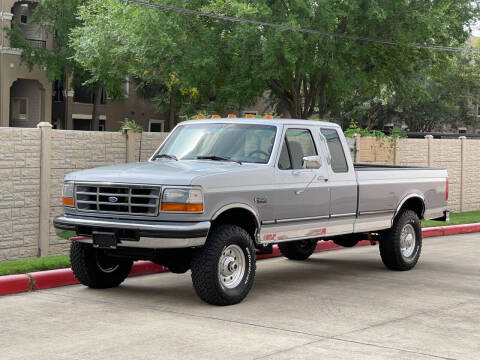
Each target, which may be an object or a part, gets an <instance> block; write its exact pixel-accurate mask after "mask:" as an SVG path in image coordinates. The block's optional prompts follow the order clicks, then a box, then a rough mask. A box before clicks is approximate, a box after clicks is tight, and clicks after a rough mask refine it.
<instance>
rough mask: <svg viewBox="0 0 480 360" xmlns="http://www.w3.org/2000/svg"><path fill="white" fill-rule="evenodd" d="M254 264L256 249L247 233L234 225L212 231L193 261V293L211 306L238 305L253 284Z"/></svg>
mask: <svg viewBox="0 0 480 360" xmlns="http://www.w3.org/2000/svg"><path fill="white" fill-rule="evenodd" d="M255 261H256V259H255V246H254V244H253V240H252V239H251V237H250V235H249V234H248V232H246V231H245V230H244V229H242V228H241V227H239V226H235V225H220V226H218V227H216V228H214V229H213V231H212V232H211V234H210V235H209V236H208V239H207V242H206V244H205V246H203V248H201V249H199V250H198V251H197V252H196V253H195V254H194V255H193V258H192V282H193V287H194V289H195V292H196V293H197V295H198V296H199V297H200V298H201V299H202V300H203V301H205V302H206V303H208V304H211V305H219V306H225V305H233V304H238V303H239V302H241V301H242V300H243V299H244V298H245V297H246V296H247V294H248V293H249V291H250V289H251V287H252V285H253V280H254V278H255V266H256V265H255Z"/></svg>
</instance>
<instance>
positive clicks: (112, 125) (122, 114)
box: [0, 0, 170, 131]
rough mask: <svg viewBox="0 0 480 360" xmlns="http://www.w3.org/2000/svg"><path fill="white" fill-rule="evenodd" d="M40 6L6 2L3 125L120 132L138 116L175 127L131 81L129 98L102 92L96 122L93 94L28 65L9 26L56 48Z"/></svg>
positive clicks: (2, 17)
mask: <svg viewBox="0 0 480 360" xmlns="http://www.w3.org/2000/svg"><path fill="white" fill-rule="evenodd" d="M36 6H37V1H18V0H0V127H36V125H37V124H38V123H39V122H41V121H48V122H51V123H52V124H53V126H54V127H55V128H58V129H74V130H106V131H116V130H118V129H119V128H120V127H121V124H122V122H123V121H124V120H135V121H136V122H137V123H138V124H139V125H141V126H142V127H143V129H144V130H145V131H168V130H170V129H168V121H167V120H166V119H168V117H167V116H168V115H167V114H164V113H159V112H157V111H155V106H154V104H153V103H152V102H150V101H148V100H146V99H144V98H143V97H141V96H140V95H138V94H137V92H136V89H135V86H131V84H129V82H128V81H126V83H125V85H124V91H125V100H123V101H110V100H109V99H108V97H107V98H105V96H102V101H101V104H100V106H99V118H98V121H97V122H93V121H92V110H93V97H92V95H91V94H90V93H89V92H88V91H87V90H86V89H85V88H83V87H77V88H73V86H72V85H71V84H70V83H67V84H65V85H64V87H59V86H58V84H52V83H51V82H49V81H48V79H47V76H46V74H45V69H44V68H42V67H39V66H35V67H33V68H32V69H29V68H28V67H27V66H26V65H25V64H22V62H21V54H22V52H21V50H20V49H15V48H12V47H11V46H10V41H9V39H8V34H7V31H6V30H5V29H9V28H12V26H13V24H17V25H18V26H19V27H20V29H21V32H22V35H23V36H24V38H25V39H27V40H28V41H29V42H30V43H31V44H32V45H33V46H35V47H41V48H46V49H53V47H54V43H55V41H54V39H53V38H52V36H51V35H49V34H46V33H45V32H43V31H42V30H41V29H40V28H39V27H38V26H37V25H35V24H34V23H33V22H32V21H31V20H32V14H33V12H34V9H35V7H36ZM94 124H95V127H97V126H98V128H94V126H93V125H94Z"/></svg>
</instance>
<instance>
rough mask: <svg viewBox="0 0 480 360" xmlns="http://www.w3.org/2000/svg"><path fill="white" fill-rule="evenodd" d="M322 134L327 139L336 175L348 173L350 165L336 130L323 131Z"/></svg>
mask: <svg viewBox="0 0 480 360" xmlns="http://www.w3.org/2000/svg"><path fill="white" fill-rule="evenodd" d="M321 131H322V134H323V136H325V138H326V139H327V145H328V149H329V150H330V155H331V156H332V170H333V172H336V173H342V172H348V164H347V160H346V158H345V152H344V151H343V146H342V143H341V142H340V137H339V136H338V133H337V131H336V130H335V129H322V130H321Z"/></svg>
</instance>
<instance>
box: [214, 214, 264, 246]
mask: <svg viewBox="0 0 480 360" xmlns="http://www.w3.org/2000/svg"><path fill="white" fill-rule="evenodd" d="M220 224H231V225H237V226H239V227H241V228H243V229H245V230H246V231H247V232H248V233H249V234H250V236H251V237H252V239H253V241H256V234H257V231H258V224H257V219H256V217H255V215H253V214H252V213H251V212H250V211H248V210H246V209H242V208H234V209H229V210H226V211H224V212H223V213H221V214H220V215H219V216H218V217H217V218H216V219H215V220H213V222H212V226H216V225H220Z"/></svg>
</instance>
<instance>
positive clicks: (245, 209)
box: [54, 119, 448, 305]
mask: <svg viewBox="0 0 480 360" xmlns="http://www.w3.org/2000/svg"><path fill="white" fill-rule="evenodd" d="M62 196H63V197H62V203H63V205H64V215H62V216H59V217H57V218H55V220H54V226H55V228H56V230H57V232H58V233H59V235H60V236H65V234H66V233H72V232H75V233H76V235H77V236H76V237H73V238H72V243H71V253H70V257H71V266H72V269H73V272H74V274H75V276H76V278H77V279H78V280H79V282H80V283H82V284H84V285H86V286H89V287H92V288H109V287H114V286H118V285H119V284H120V283H121V282H122V281H123V280H124V279H125V278H126V277H127V275H128V273H129V271H130V268H131V266H132V262H133V261H134V260H139V259H145V260H151V261H153V262H155V263H158V264H161V265H164V266H166V267H168V268H169V270H170V271H171V272H173V273H184V272H186V271H188V270H190V269H191V274H192V275H191V276H192V281H193V286H194V288H195V291H196V293H197V294H198V296H199V297H200V298H201V299H203V300H204V301H206V302H207V303H210V304H215V305H230V304H235V303H239V302H240V301H242V300H243V299H244V298H245V296H246V295H247V294H248V292H249V290H250V288H251V287H252V284H253V280H254V276H255V269H256V267H255V255H256V252H257V251H265V250H266V249H268V248H269V247H270V248H271V245H272V244H278V247H279V249H280V251H281V253H282V254H283V255H284V256H285V257H287V258H288V259H291V260H306V259H307V258H308V257H309V256H310V255H312V253H313V252H314V250H315V247H316V245H317V242H318V241H320V240H333V241H334V242H335V243H336V244H339V245H341V246H346V247H350V246H354V245H355V244H356V243H357V242H358V241H359V240H362V239H367V238H368V239H370V240H371V241H372V242H376V241H378V243H379V248H380V255H381V258H382V260H383V263H384V264H385V266H386V267H387V268H389V269H392V270H410V269H412V268H413V267H414V266H415V264H416V263H417V261H418V259H419V256H420V251H421V248H422V232H421V227H420V221H421V220H422V219H436V218H444V219H445V218H447V217H448V211H447V198H448V180H447V172H446V170H445V169H433V168H425V167H402V166H371V165H354V164H353V163H352V160H351V157H350V152H349V148H348V145H347V142H346V139H345V137H344V135H343V133H342V131H341V128H340V127H339V126H338V125H335V124H332V123H328V122H318V121H303V120H277V119H211V120H194V121H186V122H182V123H180V124H179V125H178V126H177V127H176V128H175V129H174V130H173V131H172V132H171V133H170V134H169V136H168V137H167V139H166V140H165V141H164V142H163V143H162V144H161V146H160V147H159V148H158V150H157V151H156V152H155V153H154V154H153V155H152V157H151V158H150V159H149V161H147V162H143V163H131V164H125V165H118V166H107V167H100V168H95V169H90V170H84V171H79V172H74V173H71V174H68V175H67V176H66V177H65V183H64V188H63V195H62Z"/></svg>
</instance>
